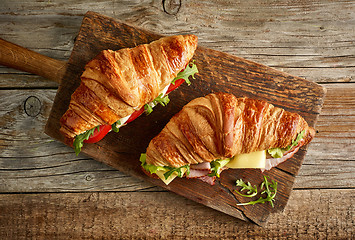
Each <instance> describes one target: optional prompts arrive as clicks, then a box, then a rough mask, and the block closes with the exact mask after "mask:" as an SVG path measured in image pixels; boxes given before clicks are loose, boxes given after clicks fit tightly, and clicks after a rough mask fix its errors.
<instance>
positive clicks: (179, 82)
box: [166, 78, 185, 94]
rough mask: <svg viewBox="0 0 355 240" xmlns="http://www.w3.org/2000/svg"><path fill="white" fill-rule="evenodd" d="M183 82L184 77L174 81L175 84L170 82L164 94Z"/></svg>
mask: <svg viewBox="0 0 355 240" xmlns="http://www.w3.org/2000/svg"><path fill="white" fill-rule="evenodd" d="M183 82H185V79H183V78H180V79H178V80H176V81H175V84H172V83H170V86H169V88H168V91H166V94H168V93H170V92H171V91H173V90H175V89H177V88H178V87H179V86H180V85H181V84H182V83H183Z"/></svg>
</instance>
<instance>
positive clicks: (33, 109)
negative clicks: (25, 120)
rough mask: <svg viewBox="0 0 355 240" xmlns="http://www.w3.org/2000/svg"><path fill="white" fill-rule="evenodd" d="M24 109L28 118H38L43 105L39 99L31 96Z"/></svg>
mask: <svg viewBox="0 0 355 240" xmlns="http://www.w3.org/2000/svg"><path fill="white" fill-rule="evenodd" d="M24 108H25V113H26V114H27V115H28V116H31V117H36V116H37V115H38V114H39V113H40V112H41V108H42V103H41V101H40V100H39V99H38V97H35V96H29V97H28V98H27V99H26V101H25V105H24Z"/></svg>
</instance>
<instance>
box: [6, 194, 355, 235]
mask: <svg viewBox="0 0 355 240" xmlns="http://www.w3.org/2000/svg"><path fill="white" fill-rule="evenodd" d="M354 198H355V190H354V189H352V190H307V191H303V190H295V191H293V193H292V195H291V198H290V201H289V203H288V205H287V207H286V209H285V211H284V212H282V213H277V214H273V215H272V216H271V217H270V218H269V221H268V223H267V224H266V225H265V227H264V228H261V227H258V226H256V225H253V224H250V223H246V222H242V221H240V220H237V219H235V218H232V217H230V216H228V215H225V214H223V213H220V212H217V211H214V210H212V209H210V208H207V207H204V206H203V205H200V204H197V203H195V202H192V201H190V200H187V199H185V198H183V197H180V196H178V195H175V194H172V193H169V192H160V193H158V192H153V193H147V192H144V193H143V192H140V193H139V192H114V193H112V192H111V193H66V194H63V193H61V194H57V193H51V194H1V195H0V212H1V214H0V238H2V239H31V238H35V239H54V238H55V239H68V238H72V239H83V238H89V239H118V238H119V239H138V238H139V239H186V238H187V239H351V238H354V236H355V229H354V224H355V220H354V219H355V218H354V215H355V205H354V201H353V199H354ZM300 226H302V227H300Z"/></svg>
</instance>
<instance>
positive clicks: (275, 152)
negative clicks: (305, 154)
mask: <svg viewBox="0 0 355 240" xmlns="http://www.w3.org/2000/svg"><path fill="white" fill-rule="evenodd" d="M304 133H305V130H303V131H302V132H300V133H299V134H298V135H297V137H296V139H295V140H292V143H291V145H289V146H287V147H286V148H270V149H268V150H267V152H268V153H269V154H270V155H271V156H272V157H273V158H281V157H283V155H284V153H285V152H286V151H288V150H290V149H291V148H293V147H295V146H297V144H298V142H299V141H300V140H301V139H302V138H303V136H304Z"/></svg>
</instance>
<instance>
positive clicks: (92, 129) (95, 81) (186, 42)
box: [60, 35, 198, 154]
mask: <svg viewBox="0 0 355 240" xmlns="http://www.w3.org/2000/svg"><path fill="white" fill-rule="evenodd" d="M196 47H197V37H196V36H194V35H178V36H170V37H163V38H161V39H159V40H156V41H153V42H151V43H150V44H143V45H139V46H137V47H134V48H125V49H121V50H118V51H112V50H104V51H102V52H101V53H100V54H98V55H97V56H96V57H95V58H94V59H92V60H91V61H90V62H89V63H87V64H86V66H85V70H84V72H83V74H82V75H81V77H80V78H81V83H80V86H79V87H78V88H77V89H76V90H75V92H74V93H73V94H72V96H71V100H70V104H69V109H68V110H67V111H66V112H65V114H64V115H63V116H62V118H61V119H60V124H61V128H60V132H61V133H62V134H63V135H64V137H65V141H66V143H68V144H69V145H73V147H74V149H75V152H76V154H79V152H80V151H81V148H82V146H83V142H88V143H93V142H97V141H99V140H101V139H102V138H103V137H104V136H105V135H106V134H107V133H108V132H109V131H111V130H113V131H115V132H117V131H118V129H119V128H120V127H121V126H123V125H125V124H127V123H129V122H131V121H132V120H134V119H135V118H136V117H138V116H139V115H140V114H142V113H143V112H146V113H148V114H149V113H150V112H151V111H152V108H153V107H154V106H155V105H156V104H158V103H160V104H161V105H163V106H165V105H166V104H167V103H168V102H169V98H168V96H167V94H168V93H169V92H171V91H172V90H174V89H175V88H177V87H178V86H179V85H180V84H181V83H183V82H184V81H186V82H187V83H188V84H190V82H189V76H192V77H193V78H194V74H195V73H197V72H198V70H197V67H196V65H195V64H194V63H193V62H190V61H191V59H192V57H193V55H194V52H195V50H196Z"/></svg>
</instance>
